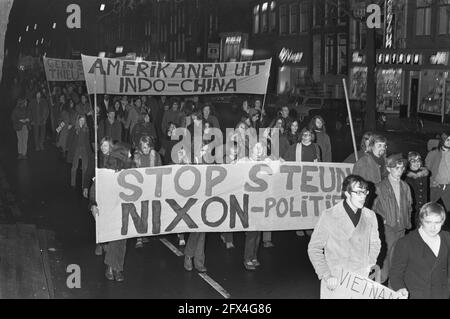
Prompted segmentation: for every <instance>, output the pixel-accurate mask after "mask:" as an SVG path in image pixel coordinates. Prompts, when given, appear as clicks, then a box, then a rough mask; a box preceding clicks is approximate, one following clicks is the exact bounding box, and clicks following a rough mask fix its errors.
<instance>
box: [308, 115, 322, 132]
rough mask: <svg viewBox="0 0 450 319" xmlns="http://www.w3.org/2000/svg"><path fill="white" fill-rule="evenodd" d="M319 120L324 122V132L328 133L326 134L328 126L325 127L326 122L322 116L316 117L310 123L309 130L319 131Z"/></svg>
mask: <svg viewBox="0 0 450 319" xmlns="http://www.w3.org/2000/svg"><path fill="white" fill-rule="evenodd" d="M317 119H319V120H321V121H322V124H323V126H322V132H324V133H326V132H327V128H326V125H325V120H324V119H323V117H322V116H320V115H316V116H314V117H313V118H312V120H311V121H310V122H309V126H308V127H309V129H311V130H313V131H315V130H319V129H318V128H317V125H316V120H317Z"/></svg>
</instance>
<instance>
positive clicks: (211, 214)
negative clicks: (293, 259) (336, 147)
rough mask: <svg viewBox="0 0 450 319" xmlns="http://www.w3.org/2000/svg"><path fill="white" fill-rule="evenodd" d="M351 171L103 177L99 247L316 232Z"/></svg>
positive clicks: (182, 168)
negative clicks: (163, 237)
mask: <svg viewBox="0 0 450 319" xmlns="http://www.w3.org/2000/svg"><path fill="white" fill-rule="evenodd" d="M351 170H352V164H341V163H317V164H316V163H315V164H305V163H294V162H292V163H291V162H289V163H287V162H283V163H281V162H279V161H272V162H244V163H238V164H231V165H173V166H163V167H152V168H140V169H128V170H123V171H120V172H114V171H112V170H106V169H100V170H97V177H96V182H97V185H98V186H97V187H98V188H97V203H98V205H99V210H100V215H99V217H97V241H98V242H107V241H112V240H118V239H123V238H130V237H138V236H151V235H160V234H168V233H183V232H228V231H256V230H297V229H311V228H314V226H315V224H316V223H317V221H318V218H319V216H320V214H321V212H322V211H323V210H325V209H326V208H330V207H331V206H333V205H335V204H336V203H338V202H339V201H340V200H341V186H342V182H343V180H344V179H345V177H346V176H348V175H350V174H351Z"/></svg>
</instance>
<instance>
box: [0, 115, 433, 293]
mask: <svg viewBox="0 0 450 319" xmlns="http://www.w3.org/2000/svg"><path fill="white" fill-rule="evenodd" d="M225 111H226V110H222V112H225ZM7 119H9V116H2V120H1V121H2V122H1V123H0V127H1V132H0V133H1V135H0V136H1V137H2V143H0V167H1V168H2V170H3V171H4V175H5V180H7V182H8V185H0V187H2V191H1V193H2V197H1V198H2V199H1V202H0V222H1V223H8V224H11V223H25V224H33V225H36V227H37V228H38V229H45V230H48V231H50V232H52V233H54V240H52V241H51V242H50V243H49V247H47V248H50V249H49V252H48V255H49V263H50V269H51V276H52V282H53V286H54V292H55V297H56V298H182V299H184V298H196V299H220V298H225V297H231V298H257V299H268V298H270V299H277V298H296V299H297V298H300V299H304V298H318V297H319V281H318V280H317V277H316V275H315V273H314V270H313V268H312V266H311V264H310V262H309V259H308V256H307V252H306V250H307V245H308V239H309V237H297V236H296V235H295V232H293V231H290V232H274V233H273V242H274V244H275V247H273V248H263V247H262V246H261V248H260V252H259V256H260V257H259V259H260V261H261V264H262V266H261V267H260V268H259V269H258V270H257V271H255V272H249V271H246V270H245V269H244V267H243V264H242V261H243V252H244V247H243V246H244V235H243V234H242V233H236V234H235V240H234V242H235V246H236V247H235V248H234V249H226V248H225V246H224V245H223V243H222V241H221V240H220V237H219V234H216V233H210V234H207V240H206V266H207V268H208V272H207V276H204V277H201V276H200V275H199V274H198V273H197V272H195V271H193V272H187V271H185V270H184V268H183V257H182V256H180V257H178V256H177V255H176V254H174V252H173V251H171V250H170V249H169V248H168V247H167V246H166V245H165V244H164V243H163V241H161V239H163V238H166V239H167V240H168V241H169V242H171V243H173V244H174V245H175V246H177V245H176V242H177V238H176V236H175V235H170V236H158V237H151V238H150V241H149V243H147V244H145V246H144V248H143V249H139V250H137V249H135V247H134V244H135V240H134V239H131V240H128V249H127V255H126V260H125V272H124V274H125V282H123V283H116V282H109V281H107V280H106V278H105V277H104V270H105V266H104V264H103V258H102V257H100V256H95V254H94V249H95V225H94V219H93V218H92V216H91V214H90V212H89V211H88V202H87V200H86V199H84V198H83V197H82V194H81V187H79V186H77V188H76V189H73V188H71V187H70V166H69V164H67V163H66V162H65V161H64V160H63V159H61V158H60V157H59V156H58V151H57V150H56V148H55V146H53V145H52V142H51V141H50V140H47V142H46V145H45V146H46V147H45V150H44V151H40V152H35V151H34V150H33V141H32V139H30V142H29V146H30V148H29V149H30V151H29V158H28V160H22V161H18V160H17V159H16V146H15V143H16V137H15V134H14V132H13V131H12V127H11V125H10V122H9V121H7ZM432 126H433V125H432ZM399 127H400V126H399V124H398V123H395V122H392V123H391V127H390V126H389V123H388V127H387V129H388V131H387V132H385V133H386V136H387V137H388V140H389V149H388V151H389V152H392V153H394V152H404V153H406V152H407V151H410V150H416V151H419V152H421V153H422V154H423V155H425V154H426V141H427V139H428V138H430V136H431V135H432V132H426V133H425V134H424V133H409V132H404V131H400V130H398V128H399ZM360 135H361V132H358V142H357V143H358V144H359V136H360ZM332 141H333V144H334V146H335V149H336V150H337V151H336V152H335V157H336V158H337V159H338V160H341V159H343V158H345V157H346V156H347V155H348V154H349V153H350V152H351V151H352V144H351V140H350V137H349V136H348V135H347V136H344V137H341V138H339V137H333V136H332ZM79 175H80V172H79ZM79 184H80V179H79V182H78V185H79ZM4 186H8V189H7V190H6V189H5V187H4ZM6 194H10V195H6ZM11 197H12V198H11ZM13 207H16V208H13ZM71 264H75V265H79V266H80V269H81V288H73V289H69V288H68V287H67V285H66V280H67V277H68V275H69V273H67V272H66V269H67V267H68V266H69V265H71ZM211 280H212V281H211ZM214 282H215V283H214ZM213 286H215V288H214V287H213ZM219 286H220V287H219Z"/></svg>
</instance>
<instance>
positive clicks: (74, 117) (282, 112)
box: [11, 78, 450, 298]
mask: <svg viewBox="0 0 450 319" xmlns="http://www.w3.org/2000/svg"><path fill="white" fill-rule="evenodd" d="M46 87H47V86H46V85H45V82H43V81H42V79H40V80H36V79H33V78H31V79H28V82H27V83H25V84H24V85H23V90H20V92H21V93H20V94H18V97H19V98H18V100H17V102H16V107H15V108H14V110H13V113H12V115H11V120H12V123H13V126H14V129H15V130H16V133H17V139H18V158H19V159H25V158H27V154H28V148H27V145H28V137H29V133H30V131H31V133H32V134H33V137H34V138H33V139H31V140H33V141H34V147H35V150H36V151H40V150H43V149H44V148H45V141H46V136H48V137H49V138H54V140H53V142H55V145H56V146H57V147H58V148H59V149H60V150H61V154H62V155H63V157H64V158H65V159H66V161H67V162H69V163H70V164H71V169H70V185H71V186H73V187H76V186H77V185H78V184H77V176H78V171H79V166H80V165H79V164H80V160H81V176H82V178H81V188H82V190H83V195H84V196H85V197H89V199H90V208H91V211H92V212H93V215H94V216H97V214H98V213H99V211H98V208H97V206H96V202H95V187H96V186H95V179H94V178H93V177H94V174H95V169H94V168H95V165H96V163H95V156H94V155H95V149H96V147H95V141H94V140H95V139H94V136H95V126H96V125H95V123H96V124H97V143H98V145H99V148H98V149H99V150H98V156H97V157H98V162H97V164H98V167H99V168H106V169H112V170H116V171H117V170H122V169H127V168H144V167H155V166H161V165H172V164H181V165H182V164H193V165H201V164H204V163H208V164H221V163H225V164H230V165H233V164H234V165H235V164H236V163H240V162H246V161H273V160H275V161H277V160H280V161H293V162H309V163H317V162H331V161H332V160H333V156H332V152H331V140H330V136H329V135H328V134H327V132H326V123H325V121H324V120H323V118H322V117H320V116H315V117H313V118H312V119H311V121H310V122H309V123H308V125H307V126H305V127H301V126H300V125H301V124H300V123H301V122H299V120H298V119H297V118H296V117H293V116H291V115H292V114H290V111H289V108H288V107H287V106H285V105H282V106H281V107H280V109H279V111H278V112H277V113H276V116H275V117H270V116H268V115H267V114H266V112H265V110H264V108H263V106H262V103H261V100H260V99H259V98H256V99H254V100H253V101H251V100H245V101H243V103H242V108H241V109H240V110H239V111H238V112H236V113H237V114H236V115H237V117H236V121H235V122H234V125H235V127H234V129H235V130H234V131H233V132H231V133H230V134H231V135H230V136H226V134H224V136H225V137H226V139H221V138H220V137H218V136H215V135H214V134H211V132H212V131H213V129H215V128H217V129H220V130H221V131H222V132H223V133H225V131H226V127H224V124H223V121H221V116H219V115H218V114H217V113H216V112H215V105H214V103H212V102H211V101H208V100H207V99H206V98H205V99H204V100H202V101H200V99H199V98H198V97H193V98H191V97H165V96H161V97H151V96H109V95H107V94H105V95H99V96H98V98H97V108H96V109H95V110H94V107H93V104H92V101H93V99H92V98H89V96H88V95H87V94H86V89H85V87H84V85H83V84H82V83H64V84H60V85H54V86H53V89H52V90H51V94H49V93H48V92H47V90H46ZM94 113H96V114H97V118H95V116H94ZM48 126H50V127H51V134H48V133H49V132H48V129H47V128H48ZM31 128H33V129H32V130H31ZM177 128H184V129H185V131H184V134H181V135H180V134H179V132H178V130H177ZM196 132H199V133H201V137H202V138H201V139H200V140H199V141H195V133H196ZM189 134H190V135H189ZM261 137H263V138H265V139H262V140H261ZM188 138H189V139H190V141H191V144H190V147H182V148H181V149H180V148H177V149H175V146H176V145H177V144H178V143H179V142H181V141H183V140H185V139H188ZM258 138H259V140H258ZM224 143H225V144H224ZM217 145H224V150H223V152H224V154H211V150H215V146H217ZM177 147H178V145H177ZM274 147H277V148H278V150H276V149H274ZM386 150H387V139H386V138H385V137H384V136H382V135H379V134H376V133H373V132H367V133H365V134H364V135H363V138H362V141H361V149H360V151H359V152H358V160H357V161H356V158H355V156H354V154H352V155H351V156H349V157H348V158H347V159H346V160H345V162H349V163H355V165H354V168H353V175H351V176H349V177H347V178H346V180H345V181H344V184H343V185H342V190H343V201H342V202H340V203H339V204H337V205H336V206H334V207H332V208H330V209H328V210H326V211H325V212H324V213H323V214H322V216H321V217H320V219H319V223H318V224H317V226H316V228H315V230H314V233H313V232H312V231H311V230H307V231H306V233H307V234H308V235H311V234H312V235H311V241H310V244H309V248H308V253H309V256H310V259H311V261H312V263H313V266H314V268H315V270H316V272H317V274H318V276H319V278H320V279H321V280H322V286H321V295H322V296H326V295H327V290H326V289H328V290H333V289H334V288H335V287H336V284H337V273H336V269H337V268H338V267H347V268H348V269H349V270H353V271H356V272H359V273H360V274H363V275H364V276H366V275H368V271H369V268H370V267H371V266H373V265H374V264H375V263H376V259H377V257H380V256H381V255H380V256H379V254H380V251H383V249H380V247H382V246H383V245H384V246H387V252H385V255H382V258H379V259H381V260H382V262H381V264H380V266H381V267H382V272H381V275H382V276H381V277H382V281H386V283H388V284H389V285H390V286H391V287H393V288H394V289H396V290H398V291H401V292H402V294H403V295H407V293H408V292H409V296H410V297H411V298H415V297H420V296H423V295H421V294H420V292H418V291H419V290H420V289H421V288H418V287H419V285H417V286H415V285H416V283H415V281H414V280H412V279H411V278H410V277H411V274H412V273H414V272H415V271H417V270H416V268H417V267H419V269H420V267H424V264H420V258H419V257H420V256H419V251H418V250H415V249H414V247H424V248H423V249H426V248H427V247H429V248H431V250H428V251H427V252H426V254H427V255H426V256H425V257H426V259H427V262H428V263H430V265H432V266H431V267H432V268H433V267H434V266H433V265H434V264H433V262H435V263H436V262H437V261H436V258H438V257H439V258H438V259H439V262H443V261H442V260H441V259H440V258H441V254H442V256H444V258H447V257H445V256H447V255H448V249H447V248H448V245H447V243H448V240H447V237H446V236H447V235H448V234H447V233H445V231H442V232H441V226H442V225H443V224H444V221H445V210H443V208H442V207H440V206H436V204H430V203H428V201H429V200H431V201H432V202H435V201H437V200H441V201H442V202H443V204H444V206H445V208H446V209H447V210H448V209H450V155H449V154H450V152H449V150H450V135H449V134H447V133H443V134H442V135H441V140H440V145H439V147H438V148H437V149H434V150H431V151H430V152H429V153H428V155H427V157H426V160H425V166H424V167H422V157H421V155H420V154H419V153H417V152H415V151H413V150H412V151H411V152H410V153H409V154H408V157H407V160H406V159H404V158H403V156H402V155H401V154H394V155H390V156H387V154H386ZM211 155H213V156H212V157H211ZM211 158H214V159H215V160H217V159H218V158H220V159H223V162H222V161H211ZM92 181H94V182H92ZM89 188H90V192H88V190H89ZM88 193H89V194H88ZM433 205H434V206H433ZM377 218H378V221H377ZM432 224H433V225H434V224H435V225H436V226H435V227H432V226H431V225H432ZM337 226H339V227H340V228H339V229H337ZM408 230H409V231H410V234H408V235H406V236H405V233H406V232H407V231H408ZM344 234H345V236H344ZM297 235H299V236H304V235H305V232H304V231H303V230H302V231H298V232H297ZM185 236H189V237H188V239H187V241H186V240H185ZM209 236H210V235H208V237H209ZM343 236H344V237H345V239H344V237H343ZM178 238H179V245H180V246H185V250H184V254H185V260H184V268H185V269H186V270H188V271H191V270H193V269H194V268H195V269H197V270H198V271H200V272H204V271H206V257H205V241H206V238H207V236H206V234H205V233H203V232H199V233H190V234H178ZM220 238H221V239H222V241H223V242H224V244H225V247H226V248H228V249H232V248H234V247H235V245H234V236H233V233H232V232H228V233H222V234H220ZM261 241H262V245H263V247H266V248H269V247H274V244H273V241H272V232H270V231H265V232H260V231H254V232H253V231H252V232H246V234H245V245H244V246H245V247H244V252H243V263H244V267H245V269H247V270H250V271H254V270H256V269H257V268H258V267H259V266H260V265H261V263H260V260H259V258H258V249H259V246H260V245H261ZM126 242H127V240H119V241H114V242H110V243H104V244H102V245H97V246H96V249H95V253H96V254H97V255H102V254H103V253H105V264H106V272H105V276H106V277H107V279H109V280H116V281H123V280H124V273H123V266H124V261H125V252H126ZM380 243H381V244H380ZM144 244H145V238H137V239H136V245H135V247H136V248H141V247H143V246H144ZM368 246H369V247H368ZM399 247H401V248H399ZM439 247H441V249H440V250H439ZM445 247H447V248H445ZM442 248H445V249H447V250H445V249H442ZM421 249H422V248H421ZM349 251H350V252H351V254H354V255H352V256H351V257H348V256H349V255H348V252H349ZM422 251H423V250H422ZM345 256H347V257H345ZM349 258H350V259H349ZM433 258H435V259H433ZM344 259H345V260H344ZM343 260H344V261H343ZM418 260H419V261H418ZM449 262H450V261H449ZM449 262H447V264H445V265H444V264H442V267H443V268H442V269H444V268H445V267H446V268H445V269H446V271H447V273H449V270H448V268H449ZM433 269H434V268H433ZM433 269H432V270H431V273H430V276H428V277H426V278H427V280H431V281H432V285H435V284H436V283H441V284H442V287H443V286H444V285H445V284H444V283H442V281H443V279H442V278H441V277H443V273H442V274H435V273H434V272H433V271H434V270H433ZM388 279H389V282H388V281H387V280H388ZM424 282H426V281H422V282H421V284H423V283H424ZM447 285H448V283H447ZM420 287H422V286H420ZM322 290H323V291H322ZM328 292H329V291H328ZM427 296H432V297H442V296H444V292H443V291H437V292H436V291H434V290H433V291H432V292H429V294H428V295H427Z"/></svg>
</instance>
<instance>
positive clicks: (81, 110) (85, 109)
mask: <svg viewBox="0 0 450 319" xmlns="http://www.w3.org/2000/svg"><path fill="white" fill-rule="evenodd" d="M75 110H76V111H77V113H78V115H87V114H88V113H91V114H93V111H92V107H91V104H89V102H86V103H85V104H83V103H81V102H80V103H79V104H77V105H76V106H75Z"/></svg>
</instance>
